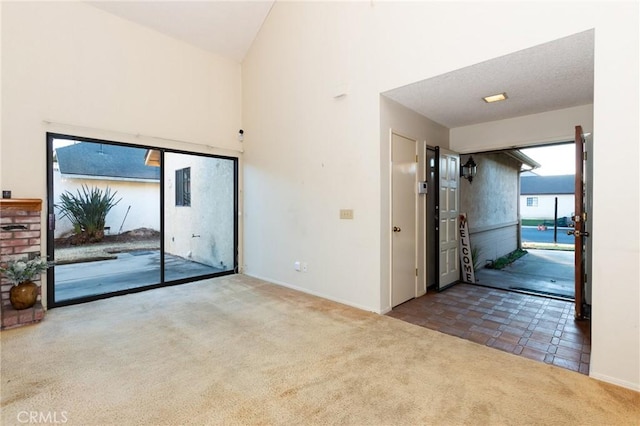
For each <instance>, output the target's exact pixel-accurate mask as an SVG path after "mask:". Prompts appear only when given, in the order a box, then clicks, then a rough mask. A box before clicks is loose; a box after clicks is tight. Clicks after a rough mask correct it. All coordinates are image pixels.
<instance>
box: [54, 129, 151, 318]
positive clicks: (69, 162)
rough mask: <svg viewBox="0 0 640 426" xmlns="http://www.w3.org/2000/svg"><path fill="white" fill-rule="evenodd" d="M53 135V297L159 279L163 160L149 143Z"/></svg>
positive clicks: (77, 296)
mask: <svg viewBox="0 0 640 426" xmlns="http://www.w3.org/2000/svg"><path fill="white" fill-rule="evenodd" d="M48 142H49V150H50V152H51V153H52V155H51V164H50V167H51V169H50V170H51V171H50V191H49V194H50V195H49V197H50V199H49V200H50V201H49V203H50V209H49V215H50V216H49V217H50V220H49V233H50V234H52V235H50V237H49V238H50V239H49V241H50V245H49V253H48V256H49V259H50V260H54V261H55V268H54V271H53V274H52V275H53V277H54V279H53V292H52V293H53V294H50V297H51V298H52V300H51V302H52V303H53V305H54V306H55V305H57V304H60V303H62V304H68V303H69V302H70V301H73V300H89V299H93V298H96V296H100V295H104V294H112V293H122V292H126V291H128V290H131V289H135V288H139V287H145V286H149V285H155V284H159V283H160V282H161V276H160V271H161V269H160V208H159V206H160V168H159V167H155V166H152V165H149V164H147V162H146V161H145V160H146V154H147V152H148V150H147V149H144V148H139V147H131V146H124V145H118V144H112V143H106V142H102V141H100V142H91V141H88V140H85V139H81V138H73V137H65V136H63V135H49V137H48ZM52 218H55V219H54V220H52ZM54 223H55V225H53V224H54ZM51 242H52V243H53V244H51Z"/></svg>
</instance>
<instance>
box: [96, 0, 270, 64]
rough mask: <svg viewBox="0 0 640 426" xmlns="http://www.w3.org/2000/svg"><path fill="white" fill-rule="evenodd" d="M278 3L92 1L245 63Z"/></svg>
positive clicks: (263, 1) (134, 20) (164, 32)
mask: <svg viewBox="0 0 640 426" xmlns="http://www.w3.org/2000/svg"><path fill="white" fill-rule="evenodd" d="M274 1H275V0H256V1H89V2H87V3H89V4H91V5H92V6H95V7H97V8H99V9H102V10H104V11H106V12H109V13H111V14H114V15H117V16H120V17H121V18H124V19H127V20H129V21H132V22H135V23H138V24H140V25H143V26H145V27H149V28H152V29H154V30H156V31H158V32H161V33H163V34H166V35H168V36H170V37H173V38H176V39H178V40H182V41H184V42H187V43H189V44H192V45H194V46H197V47H200V48H202V49H205V50H208V51H210V52H213V53H216V54H218V55H221V56H224V57H226V58H230V59H233V60H236V61H238V62H242V60H243V59H244V57H245V55H246V53H247V50H249V47H250V46H251V43H253V40H254V39H255V37H256V34H258V31H259V30H260V27H261V26H262V23H263V22H264V20H265V18H266V17H267V15H268V14H269V11H270V10H271V7H272V6H273V3H274Z"/></svg>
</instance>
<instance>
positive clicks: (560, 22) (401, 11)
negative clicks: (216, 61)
mask: <svg viewBox="0 0 640 426" xmlns="http://www.w3.org/2000/svg"><path fill="white" fill-rule="evenodd" d="M496 20H499V22H500V25H486V23H487V22H496ZM542 22H543V23H544V25H541V23H542ZM592 28H595V34H596V35H595V38H596V45H595V76H596V77H595V105H594V107H593V126H591V123H588V122H587V121H586V120H583V119H582V118H585V116H587V115H588V113H587V114H585V111H583V110H582V109H581V108H578V110H577V111H574V114H568V116H572V115H577V116H578V117H580V118H581V122H580V123H576V122H575V120H574V119H570V118H571V117H569V118H560V119H559V121H560V122H561V123H560V127H561V129H560V130H559V131H557V132H550V131H549V130H550V129H546V130H545V129H540V128H538V127H535V128H534V129H533V130H535V131H536V132H537V131H538V130H544V131H543V132H542V133H543V135H540V134H534V135H528V133H527V131H522V132H519V133H520V134H519V135H517V136H518V137H515V136H509V137H508V138H501V139H500V138H499V135H496V134H493V135H491V137H483V138H475V137H474V138H467V137H460V136H461V133H463V131H464V130H465V129H459V131H458V130H456V129H453V130H452V131H451V135H450V136H451V142H450V146H451V148H452V149H454V150H457V151H459V152H477V151H482V150H489V149H495V148H499V147H505V146H506V145H509V144H511V145H518V146H521V145H523V144H528V143H534V142H540V141H543V140H556V138H567V137H568V138H569V139H571V138H572V136H573V126H574V125H575V124H582V125H583V127H584V129H585V131H590V130H593V132H594V134H595V135H596V145H597V140H601V141H603V142H602V144H601V145H597V147H596V152H595V172H594V174H595V183H594V194H595V198H594V203H595V206H594V222H593V224H594V246H595V247H596V248H594V256H595V260H594V274H593V275H594V276H593V285H594V290H593V295H594V303H593V322H592V329H593V341H592V342H593V346H592V348H593V350H592V358H591V361H592V362H591V374H592V375H593V376H594V377H598V378H602V379H605V380H608V381H611V382H615V383H619V384H622V385H624V386H628V387H633V388H638V389H640V361H639V360H640V337H639V336H640V333H639V332H638V331H639V329H638V325H639V323H640V321H639V319H640V309H638V308H639V306H638V305H639V302H638V301H639V299H640V294H639V287H640V286H639V285H638V278H637V275H636V274H635V272H634V271H633V265H635V263H636V262H637V258H638V255H639V247H638V238H637V237H638V236H637V233H636V234H635V235H634V234H633V233H631V234H628V235H623V236H620V235H616V236H613V235H608V233H607V226H606V224H607V221H608V220H609V218H610V217H613V216H615V215H616V214H617V213H616V212H619V211H625V212H627V213H628V215H629V216H630V217H638V204H639V203H638V193H639V192H640V191H639V185H638V178H637V176H636V175H635V174H634V172H633V168H630V167H628V168H620V167H619V164H620V153H624V155H625V158H636V159H637V158H638V134H637V128H638V116H639V115H640V114H639V113H638V112H639V111H638V99H637V97H636V96H632V95H630V94H633V93H637V92H638V79H637V75H638V31H637V28H638V5H637V4H634V3H613V2H598V3H587V2H584V3H582V2H579V3H576V2H566V3H558V2H553V3H550V2H543V3H540V2H496V3H489V2H475V3H474V2H464V3H462V2H461V3H450V2H412V3H400V2H353V3H342V2H340V3H338V2H326V3H319V2H318V3H316V2H304V3H301V2H276V4H275V5H274V7H273V9H272V11H271V13H270V15H269V17H268V19H267V21H266V22H265V24H264V25H263V27H262V29H261V31H260V33H259V35H258V37H257V39H256V41H255V43H254V44H253V46H252V48H251V50H250V52H249V54H248V56H247V58H246V60H245V62H244V63H243V125H244V127H245V130H246V131H247V133H246V138H245V146H246V151H247V153H246V157H245V160H246V169H245V175H244V176H245V178H246V179H247V180H246V185H245V186H246V188H247V192H246V198H245V200H246V212H245V213H246V214H245V221H246V228H245V230H246V240H245V245H246V251H245V255H246V265H245V266H246V270H247V271H248V272H249V273H251V274H254V275H258V276H263V277H266V278H268V279H272V280H274V281H279V282H282V283H285V284H287V285H291V286H293V287H297V288H301V289H304V290H305V291H308V292H311V293H317V294H321V295H323V296H325V297H329V298H333V299H338V300H342V301H345V302H347V303H349V304H351V305H354V306H360V307H363V308H365V309H370V310H373V311H382V310H383V309H384V308H385V303H384V295H383V293H385V292H386V289H385V286H384V285H383V282H384V281H385V280H386V279H387V277H386V268H387V266H384V265H381V263H385V262H386V260H385V256H384V253H383V247H382V241H383V240H385V239H386V236H385V235H384V233H382V234H381V232H380V230H381V229H384V228H385V226H386V225H387V224H388V216H387V215H384V214H383V212H382V211H381V206H385V205H388V202H389V200H388V197H389V194H388V191H385V190H384V188H383V181H384V180H385V179H386V175H385V174H384V172H383V171H382V170H381V164H384V163H385V159H384V158H383V157H382V156H383V153H384V147H383V146H381V145H382V142H381V141H382V140H384V139H383V138H382V136H381V135H380V127H381V126H380V120H381V118H380V113H379V94H380V93H382V92H385V91H387V90H391V89H394V88H396V87H399V86H403V85H406V84H410V83H413V82H416V81H420V80H423V79H426V78H429V77H432V76H436V75H440V74H443V73H446V72H449V71H453V70H456V69H458V68H461V67H464V66H469V65H473V64H475V63H478V62H481V61H485V60H489V59H492V58H495V57H497V56H501V55H504V54H508V53H511V52H514V51H517V50H521V49H525V48H528V47H532V46H535V45H538V44H541V43H544V42H548V41H552V40H555V39H558V38H561V37H565V36H568V35H571V34H574V33H578V32H581V31H585V30H589V29H592ZM341 85H348V91H347V92H348V93H347V94H346V96H343V97H341V98H338V99H335V98H334V97H333V96H334V95H335V94H338V93H339V92H341V90H338V89H336V87H337V86H341ZM583 109H586V110H590V109H591V106H585V107H583ZM550 115H553V114H550ZM565 126H566V127H567V128H566V129H565ZM528 130H531V129H528ZM619 182H625V190H627V191H628V193H629V196H628V197H618V196H616V195H614V194H615V191H611V190H610V188H611V187H617V185H616V184H617V183H619ZM340 208H353V209H355V219H354V220H353V221H340V220H339V219H338V210H339V209H340ZM596 238H598V242H597V243H596V242H595V241H596V240H595V239H596ZM273 247H277V250H273ZM297 259H300V260H307V261H308V262H309V265H310V272H308V273H306V274H303V273H297V272H295V271H293V268H292V264H293V261H294V260H297ZM611 265H615V267H610V266H611ZM629 277H632V278H629ZM633 277H636V278H633Z"/></svg>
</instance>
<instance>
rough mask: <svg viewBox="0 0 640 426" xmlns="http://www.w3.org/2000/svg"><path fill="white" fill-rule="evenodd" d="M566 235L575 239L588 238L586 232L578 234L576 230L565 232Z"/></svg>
mask: <svg viewBox="0 0 640 426" xmlns="http://www.w3.org/2000/svg"><path fill="white" fill-rule="evenodd" d="M567 235H573V236H575V237H580V236H583V237H588V236H589V233H588V232H587V231H584V232H580V231H576V230H571V231H567Z"/></svg>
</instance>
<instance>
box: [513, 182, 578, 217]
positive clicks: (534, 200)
mask: <svg viewBox="0 0 640 426" xmlns="http://www.w3.org/2000/svg"><path fill="white" fill-rule="evenodd" d="M574 194H575V176H574V175H560V176H522V177H521V178H520V217H521V218H522V219H536V220H540V221H541V223H544V222H549V221H550V222H551V223H553V219H554V217H555V201H556V199H557V200H558V219H559V220H560V219H562V220H563V221H566V222H567V223H568V220H569V218H571V216H573V212H574V209H575V201H574V200H575V195H574Z"/></svg>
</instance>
